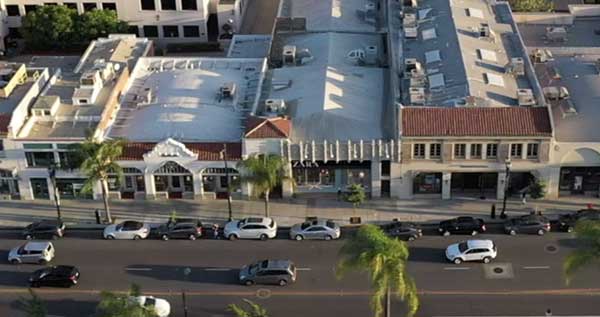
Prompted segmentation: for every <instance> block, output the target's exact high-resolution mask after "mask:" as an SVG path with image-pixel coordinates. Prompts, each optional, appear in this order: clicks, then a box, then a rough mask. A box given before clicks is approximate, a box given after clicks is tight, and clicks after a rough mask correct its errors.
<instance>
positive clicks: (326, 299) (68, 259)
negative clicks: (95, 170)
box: [0, 232, 600, 317]
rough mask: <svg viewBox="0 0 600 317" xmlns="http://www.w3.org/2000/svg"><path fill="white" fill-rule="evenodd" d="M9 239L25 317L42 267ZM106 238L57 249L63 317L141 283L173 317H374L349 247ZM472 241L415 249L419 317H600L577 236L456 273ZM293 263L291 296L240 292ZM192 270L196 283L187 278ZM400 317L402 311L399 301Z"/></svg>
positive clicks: (528, 239)
mask: <svg viewBox="0 0 600 317" xmlns="http://www.w3.org/2000/svg"><path fill="white" fill-rule="evenodd" d="M3 235H4V236H2V235H0V237H2V238H4V239H2V240H0V250H2V251H1V252H2V253H1V255H0V256H1V257H2V259H3V260H2V262H0V316H21V315H19V313H18V312H17V310H16V306H15V301H16V299H17V298H18V297H19V296H22V295H25V294H26V280H27V277H28V276H29V274H30V272H32V271H34V270H36V269H38V268H39V267H40V266H38V265H17V266H12V265H10V264H8V263H7V262H6V260H5V259H6V254H7V252H8V250H9V249H10V248H11V247H13V246H17V245H19V244H21V243H23V240H16V239H15V238H14V235H10V234H6V233H4V234H3ZM98 236H99V233H98V232H82V233H79V234H73V235H71V237H69V238H65V239H62V240H58V241H56V242H54V243H55V246H56V250H57V256H56V258H55V260H54V261H53V262H52V263H53V264H72V265H76V266H77V267H78V268H79V270H80V271H81V274H82V275H81V279H80V282H79V284H78V285H77V286H76V287H74V288H71V289H54V288H42V289H40V290H39V293H40V295H41V296H42V297H43V298H44V299H45V300H47V301H48V303H49V307H50V311H51V313H52V314H53V315H56V316H88V315H89V314H90V313H91V312H93V309H94V307H95V305H96V303H97V300H98V293H99V291H100V290H114V291H125V290H127V288H128V287H129V285H130V283H138V284H139V285H141V286H142V289H143V291H144V293H147V294H152V295H155V296H157V297H164V298H167V299H168V300H169V301H170V302H171V303H172V306H173V314H172V316H183V308H182V306H183V305H182V300H181V293H182V291H185V293H186V298H187V303H188V312H189V313H188V316H215V317H216V316H229V315H228V314H227V312H226V311H225V307H226V306H227V304H229V303H237V302H240V301H241V299H242V298H248V299H251V300H255V301H258V302H260V303H261V304H264V305H265V306H266V307H267V308H268V309H269V310H270V311H271V312H272V315H273V316H361V317H362V316H369V307H368V298H369V295H370V288H369V281H368V278H367V276H366V275H364V274H360V273H353V274H349V275H347V276H346V277H344V278H343V279H341V280H338V279H336V277H335V265H336V262H337V260H338V251H339V248H340V247H341V245H342V244H343V242H344V241H343V240H341V241H329V242H326V241H300V242H298V241H289V240H285V239H276V240H272V241H265V242H262V241H225V240H204V239H203V240H197V241H174V240H170V241H160V240H145V241H105V240H99V239H98ZM467 238H468V237H466V236H450V237H440V236H425V237H423V238H422V239H420V240H417V241H414V242H410V248H411V258H410V264H409V273H410V274H411V275H412V276H413V277H414V278H415V279H416V282H417V287H418V289H419V292H420V295H421V299H422V309H421V310H420V313H419V316H439V317H441V316H543V312H544V311H545V310H546V309H547V308H551V309H552V310H553V312H555V315H560V316H582V315H586V316H600V270H598V269H587V270H584V271H582V272H581V273H580V274H579V275H578V276H577V278H576V279H575V280H574V281H573V283H572V284H571V285H570V286H569V287H567V286H566V285H565V283H564V279H563V277H562V274H561V266H562V261H563V259H564V257H565V256H566V254H568V253H569V252H570V251H572V250H573V247H574V245H575V240H574V239H573V237H572V235H571V234H567V233H550V234H548V235H546V236H543V237H539V236H525V235H523V236H515V237H513V236H508V235H501V234H485V235H480V236H479V237H478V238H491V239H493V240H494V241H495V242H496V244H497V245H498V252H499V255H498V258H496V260H495V261H494V262H492V263H491V264H487V265H485V264H482V263H463V264H461V265H454V264H451V263H448V262H446V260H445V259H444V249H445V247H446V246H447V245H448V244H450V243H453V242H457V241H461V240H464V239H467ZM266 258H270V259H291V260H292V261H294V262H295V263H296V266H297V267H298V268H299V272H298V281H297V283H295V284H293V285H288V286H286V287H276V286H252V287H246V286H241V285H238V284H237V280H236V278H237V273H238V269H239V268H240V267H241V266H242V265H245V264H248V263H250V262H252V261H255V260H261V259H266ZM186 268H189V270H190V273H189V275H186V274H184V272H185V271H186ZM394 307H395V310H394V312H395V313H396V314H394V316H403V314H402V309H403V305H402V303H401V302H400V301H398V300H395V301H394Z"/></svg>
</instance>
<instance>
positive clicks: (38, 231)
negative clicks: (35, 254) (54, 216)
mask: <svg viewBox="0 0 600 317" xmlns="http://www.w3.org/2000/svg"><path fill="white" fill-rule="evenodd" d="M64 233H65V224H64V223H63V222H62V221H61V220H42V221H37V222H34V223H32V224H30V225H28V226H27V227H25V229H23V232H22V234H21V235H22V236H23V238H24V239H27V240H31V239H38V238H42V239H44V238H45V239H58V238H60V237H62V236H63V235H64Z"/></svg>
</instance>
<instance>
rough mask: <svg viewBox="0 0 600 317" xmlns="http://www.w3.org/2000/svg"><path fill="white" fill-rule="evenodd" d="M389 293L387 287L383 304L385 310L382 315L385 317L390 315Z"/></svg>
mask: <svg viewBox="0 0 600 317" xmlns="http://www.w3.org/2000/svg"><path fill="white" fill-rule="evenodd" d="M390 297H391V294H390V288H389V287H388V288H387V289H386V290H385V305H383V307H384V309H385V311H384V316H385V317H390V316H392V311H391V310H392V307H391V298H390Z"/></svg>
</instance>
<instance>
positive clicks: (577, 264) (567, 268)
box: [563, 249, 600, 285]
mask: <svg viewBox="0 0 600 317" xmlns="http://www.w3.org/2000/svg"><path fill="white" fill-rule="evenodd" d="M597 261H600V252H598V250H593V249H579V250H575V251H573V252H572V253H571V254H569V255H568V256H567V258H566V259H565V262H564V264H563V272H564V274H565V280H566V283H567V285H569V284H570V283H571V281H572V279H573V277H574V275H575V273H576V272H577V271H578V270H580V269H581V268H583V267H584V266H587V265H589V264H591V263H593V262H597Z"/></svg>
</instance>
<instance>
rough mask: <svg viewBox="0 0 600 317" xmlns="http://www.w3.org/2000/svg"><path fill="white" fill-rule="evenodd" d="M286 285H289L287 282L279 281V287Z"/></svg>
mask: <svg viewBox="0 0 600 317" xmlns="http://www.w3.org/2000/svg"><path fill="white" fill-rule="evenodd" d="M286 285H287V281H286V280H279V286H286Z"/></svg>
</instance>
